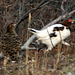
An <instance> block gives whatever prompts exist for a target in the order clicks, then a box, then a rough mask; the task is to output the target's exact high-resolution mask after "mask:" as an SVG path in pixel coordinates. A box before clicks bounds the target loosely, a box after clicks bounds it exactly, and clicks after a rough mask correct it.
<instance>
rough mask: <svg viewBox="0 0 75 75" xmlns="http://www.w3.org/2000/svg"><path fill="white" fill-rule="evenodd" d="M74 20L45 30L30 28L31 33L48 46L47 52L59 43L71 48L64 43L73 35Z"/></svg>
mask: <svg viewBox="0 0 75 75" xmlns="http://www.w3.org/2000/svg"><path fill="white" fill-rule="evenodd" d="M71 23H72V20H70V19H69V20H65V21H64V22H63V23H62V24H54V25H51V26H49V27H47V28H46V29H43V30H36V29H33V28H28V30H30V32H31V33H33V34H35V35H36V37H37V38H38V40H41V41H42V43H43V44H45V45H47V46H48V49H47V50H52V49H53V48H54V47H55V46H56V45H57V44H58V43H59V42H61V43H62V44H64V45H68V46H70V44H68V43H67V42H65V41H64V39H66V38H67V37H69V36H70V34H71V27H70V25H71Z"/></svg>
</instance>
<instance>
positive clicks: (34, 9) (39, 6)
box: [16, 0, 48, 29]
mask: <svg viewBox="0 0 75 75" xmlns="http://www.w3.org/2000/svg"><path fill="white" fill-rule="evenodd" d="M45 2H47V0H44V1H42V2H41V3H40V4H39V5H38V6H37V7H36V8H32V9H31V10H29V11H28V12H27V13H26V14H25V15H24V16H23V17H22V18H21V19H20V20H19V21H18V23H17V24H16V29H17V27H18V25H19V24H20V23H21V22H22V21H24V20H25V19H26V18H28V15H29V13H31V14H33V13H34V12H35V11H36V10H37V9H40V8H41V7H42V5H46V4H48V3H45ZM44 3H45V4H44Z"/></svg>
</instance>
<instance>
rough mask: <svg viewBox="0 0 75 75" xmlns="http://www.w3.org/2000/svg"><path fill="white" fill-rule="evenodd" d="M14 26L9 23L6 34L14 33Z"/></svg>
mask: <svg viewBox="0 0 75 75" xmlns="http://www.w3.org/2000/svg"><path fill="white" fill-rule="evenodd" d="M15 26H16V24H14V23H11V24H9V25H8V26H7V32H11V33H12V32H15Z"/></svg>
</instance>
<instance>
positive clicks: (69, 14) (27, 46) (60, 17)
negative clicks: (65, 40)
mask: <svg viewBox="0 0 75 75" xmlns="http://www.w3.org/2000/svg"><path fill="white" fill-rule="evenodd" d="M74 13H75V10H73V11H71V12H70V13H68V14H64V15H63V16H59V17H58V18H57V19H55V20H53V21H52V22H50V23H49V24H47V25H46V26H44V27H43V28H42V29H45V28H47V27H49V26H51V25H53V24H55V23H57V22H59V21H60V20H63V19H65V18H66V16H68V18H69V17H71V16H72V15H73V14H74ZM35 37H36V36H35V35H32V36H31V37H30V38H29V39H28V40H27V42H26V43H25V44H24V45H23V46H22V47H21V49H22V50H23V49H26V48H27V49H28V48H29V45H30V43H31V42H32V41H33V40H34V38H35ZM34 49H35V48H34Z"/></svg>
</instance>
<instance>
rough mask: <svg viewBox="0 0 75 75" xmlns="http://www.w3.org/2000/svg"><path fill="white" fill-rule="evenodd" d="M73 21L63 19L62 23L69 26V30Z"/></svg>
mask: <svg viewBox="0 0 75 75" xmlns="http://www.w3.org/2000/svg"><path fill="white" fill-rule="evenodd" d="M72 23H73V21H72V20H71V19H68V20H65V21H64V22H63V23H62V24H63V25H64V26H67V27H69V29H70V30H71V24H72Z"/></svg>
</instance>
